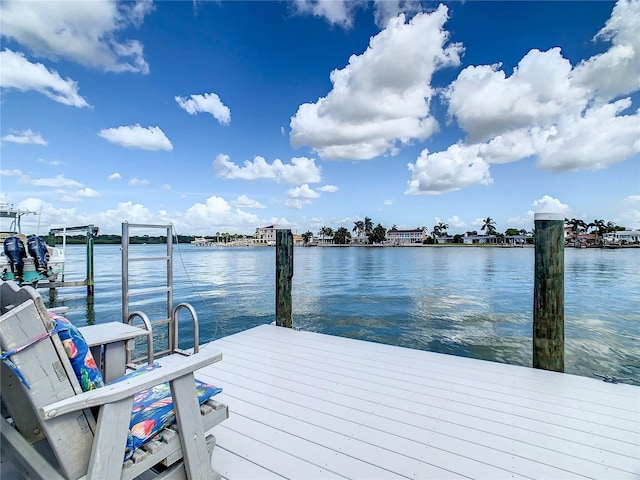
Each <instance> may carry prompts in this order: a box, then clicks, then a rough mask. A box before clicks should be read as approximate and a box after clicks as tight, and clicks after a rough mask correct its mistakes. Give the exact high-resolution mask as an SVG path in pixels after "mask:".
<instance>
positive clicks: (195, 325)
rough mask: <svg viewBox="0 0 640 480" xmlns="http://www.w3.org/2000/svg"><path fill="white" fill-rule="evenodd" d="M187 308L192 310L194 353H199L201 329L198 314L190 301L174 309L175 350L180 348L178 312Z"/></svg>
mask: <svg viewBox="0 0 640 480" xmlns="http://www.w3.org/2000/svg"><path fill="white" fill-rule="evenodd" d="M183 308H186V309H187V310H189V312H191V318H192V319H193V353H198V351H199V350H200V330H199V327H198V314H197V313H196V310H195V309H194V308H193V305H191V304H190V303H186V302H182V303H179V304H178V305H176V308H175V309H174V310H173V338H174V339H175V343H176V344H175V345H174V348H173V351H176V350H178V314H179V313H180V310H182V309H183Z"/></svg>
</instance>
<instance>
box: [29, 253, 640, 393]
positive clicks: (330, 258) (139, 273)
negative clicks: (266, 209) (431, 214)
mask: <svg viewBox="0 0 640 480" xmlns="http://www.w3.org/2000/svg"><path fill="white" fill-rule="evenodd" d="M85 253H86V249H85V246H84V245H69V246H67V250H66V254H67V265H66V268H65V279H66V280H69V281H70V280H81V279H84V278H85V268H86V262H85ZM162 255H166V246H164V245H133V246H130V257H153V256H162ZM94 263H95V296H94V298H93V299H91V298H87V296H86V288H85V287H79V288H75V287H73V288H60V289H58V290H57V292H56V294H55V295H53V296H50V295H49V293H48V291H47V290H46V289H41V290H40V292H41V293H42V295H43V297H44V299H45V303H48V305H47V306H49V307H54V306H66V307H68V308H69V311H68V312H67V313H66V316H67V317H68V318H69V319H70V320H71V321H72V322H73V323H74V324H76V325H78V326H83V325H87V324H92V323H104V322H110V321H122V273H121V249H120V246H119V245H96V246H95V251H94ZM173 263H174V266H173V283H174V294H173V296H174V305H176V304H177V303H180V302H189V303H191V304H192V305H193V306H194V308H195V310H196V311H197V313H198V317H199V325H200V343H207V342H209V341H211V340H213V339H214V338H220V337H224V336H227V335H231V334H233V333H237V332H239V331H242V330H245V329H248V328H251V327H254V326H257V325H260V324H264V323H271V322H273V321H274V320H275V249H274V248H270V247H195V246H192V245H174V253H173ZM129 276H130V288H148V287H153V286H162V285H163V284H165V278H166V263H165V262H158V261H156V262H132V263H130V266H129ZM533 283H534V249H533V248H497V247H398V248H390V247H387V248H380V247H378V248H376V247H311V248H309V247H296V248H295V251H294V276H293V293H292V297H293V319H294V326H295V327H297V328H301V329H303V330H308V331H313V332H320V333H325V334H330V335H339V336H344V337H350V338H356V339H362V340H368V341H374V342H381V343H387V344H392V345H399V346H403V347H409V348H416V349H423V350H429V351H434V352H440V353H446V354H452V355H460V356H467V357H472V358H478V359H483V360H490V361H497V362H503V363H510V364H516V365H524V366H530V365H531V363H532V346H531V345H532V318H533ZM132 300H135V301H132V303H131V305H130V307H129V311H133V310H142V311H144V312H145V313H147V314H148V315H149V317H150V318H152V319H154V318H161V317H163V316H165V317H166V301H165V297H164V296H163V295H162V294H161V295H158V294H156V295H150V296H148V297H147V296H145V297H141V298H140V299H136V297H134V298H133V299H132ZM188 317H189V316H188V314H187V313H186V312H184V313H181V314H180V338H181V346H182V347H188V346H191V345H190V344H189V341H190V339H191V338H192V330H191V325H190V319H189V318H188ZM565 372H567V373H572V374H577V375H583V376H593V374H594V373H599V374H605V375H615V376H617V377H626V378H629V379H630V380H629V383H633V384H636V385H640V249H620V250H601V249H573V248H570V249H566V250H565Z"/></svg>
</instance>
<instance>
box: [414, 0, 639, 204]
mask: <svg viewBox="0 0 640 480" xmlns="http://www.w3.org/2000/svg"><path fill="white" fill-rule="evenodd" d="M639 29H640V2H638V1H633V2H629V1H627V0H620V1H619V2H618V3H617V4H616V5H615V7H614V9H613V12H612V15H611V18H610V19H609V20H608V21H607V24H606V26H605V27H604V28H603V29H602V30H601V31H600V32H599V33H598V34H597V35H596V37H595V38H594V40H607V41H611V44H612V46H611V48H610V49H609V50H607V51H606V52H604V53H602V54H599V55H596V56H594V57H592V58H590V59H586V60H584V61H583V62H582V63H580V64H579V65H578V66H576V67H575V68H574V67H572V65H571V63H570V62H569V61H568V60H567V59H565V58H564V57H563V56H562V54H561V51H560V49H559V48H552V49H550V50H548V51H545V52H541V51H539V50H536V49H533V50H531V51H530V52H528V53H527V54H526V55H525V56H524V57H523V58H522V60H520V62H519V63H518V66H517V68H515V69H514V72H513V74H512V75H511V76H507V75H506V73H505V72H504V71H503V70H501V68H502V67H501V65H479V66H470V67H467V68H465V69H464V70H463V71H462V72H461V73H460V74H459V75H458V78H457V79H456V80H455V81H454V82H452V84H451V85H450V86H449V87H448V88H447V89H446V91H445V93H444V97H445V99H446V100H448V102H449V106H448V113H449V116H450V117H451V118H452V119H454V120H456V121H457V123H458V125H459V126H460V127H462V128H463V129H464V130H465V131H466V132H467V138H466V140H465V141H466V142H468V143H459V144H458V145H457V146H456V145H452V146H451V147H449V148H448V149H447V151H446V152H437V153H434V154H431V155H430V156H429V157H428V158H429V159H430V162H425V161H424V160H423V161H422V162H420V159H419V160H418V161H417V162H416V164H415V167H414V168H413V169H412V172H413V174H412V177H411V180H410V181H409V183H410V189H409V191H408V193H412V192H417V191H422V192H431V191H433V190H434V189H435V190H437V187H435V188H434V187H433V185H434V184H435V183H436V181H437V180H439V179H441V178H440V177H442V176H444V177H445V178H451V182H450V183H451V185H450V186H451V188H449V189H450V190H454V189H457V188H463V187H465V186H469V185H471V184H473V183H484V182H485V181H486V179H487V178H490V177H488V165H490V164H499V163H507V162H514V161H518V160H522V159H524V158H528V157H533V158H535V159H536V160H537V165H538V166H539V167H541V168H545V169H551V170H556V171H574V170H578V169H600V168H606V167H608V166H609V165H611V164H613V163H616V162H621V161H624V160H627V159H629V158H632V157H634V156H635V155H637V154H638V153H639V152H640V110H636V111H635V112H629V109H630V108H631V107H632V105H633V102H632V100H631V98H619V99H617V100H616V99H615V98H616V96H620V95H628V94H632V93H636V92H638V90H640V35H638V31H639ZM612 100H613V101H612ZM473 142H481V143H473ZM464 151H466V152H467V153H468V155H467V156H466V157H467V158H472V157H473V156H474V155H475V157H476V159H477V160H478V161H481V162H483V163H484V165H485V166H487V171H486V176H484V175H476V176H475V181H474V177H473V176H471V177H469V176H468V175H467V176H463V177H461V178H457V179H456V178H453V177H449V176H448V174H450V173H452V172H453V171H454V170H455V168H454V166H453V165H452V164H451V162H450V159H449V157H451V154H452V153H461V152H464ZM438 155H439V156H438ZM421 158H422V156H421ZM457 165H458V167H462V164H461V163H459V162H458V164H457ZM470 166H471V164H469V167H470ZM410 168H411V165H410ZM434 170H435V171H437V172H440V174H434V173H433V172H434ZM464 170H465V172H466V173H469V170H468V169H464ZM476 173H479V171H476ZM444 183H445V185H446V181H445V182H444Z"/></svg>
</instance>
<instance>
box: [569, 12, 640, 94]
mask: <svg viewBox="0 0 640 480" xmlns="http://www.w3.org/2000/svg"><path fill="white" fill-rule="evenodd" d="M593 40H594V41H598V40H603V41H609V42H611V48H609V50H607V51H606V52H604V53H601V54H598V55H594V56H593V57H591V58H589V59H587V60H585V61H583V62H581V63H580V65H578V66H577V67H576V68H575V71H574V74H573V77H574V79H575V81H576V83H577V84H579V85H583V86H584V87H586V88H588V89H589V90H591V91H593V92H595V93H596V95H598V96H600V97H603V98H606V99H613V98H615V97H617V96H620V95H628V94H630V93H633V92H635V91H637V90H638V89H640V2H638V1H637V0H621V1H618V2H617V3H616V5H615V6H614V7H613V11H612V12H611V17H610V18H609V20H607V22H606V24H605V26H604V27H603V28H602V29H601V30H600V31H599V32H598V34H597V35H596V36H595V37H594V38H593Z"/></svg>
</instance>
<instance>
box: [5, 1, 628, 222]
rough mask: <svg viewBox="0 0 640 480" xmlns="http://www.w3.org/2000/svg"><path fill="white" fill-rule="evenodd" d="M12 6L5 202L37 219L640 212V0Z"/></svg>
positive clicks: (615, 216) (529, 217)
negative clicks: (30, 212)
mask: <svg viewBox="0 0 640 480" xmlns="http://www.w3.org/2000/svg"><path fill="white" fill-rule="evenodd" d="M0 21H1V25H0V27H1V28H0V31H1V32H2V48H1V53H0V88H1V97H0V102H1V103H0V108H1V111H0V114H1V125H0V139H1V143H0V148H1V162H2V164H1V173H2V175H1V177H0V181H1V193H0V200H1V201H2V202H3V203H9V204H13V205H14V206H16V207H20V208H27V209H30V210H35V211H38V212H41V217H40V233H46V231H47V230H48V228H50V227H56V226H73V225H84V224H94V225H97V226H99V227H100V229H101V233H119V232H120V230H121V223H122V222H124V221H128V222H130V223H148V224H168V223H173V224H174V225H175V227H176V231H177V232H178V233H179V234H184V235H190V234H191V235H213V234H215V233H216V232H230V233H241V234H251V233H253V232H254V231H255V228H256V227H259V226H263V225H268V224H272V223H275V224H277V225H278V227H281V228H291V229H293V230H294V231H295V232H298V233H302V232H305V231H307V230H311V231H312V232H317V231H318V230H319V229H320V228H321V227H322V226H329V227H331V228H334V229H335V228H339V227H341V226H345V227H346V228H348V229H349V230H351V229H352V228H353V226H354V223H353V222H354V221H357V220H362V219H364V217H365V216H368V217H370V218H372V219H373V221H374V223H381V224H382V225H383V226H385V227H387V228H390V227H391V226H392V225H397V226H398V228H415V227H419V226H426V227H428V229H429V230H431V228H432V226H433V225H435V224H437V223H438V222H440V221H443V222H445V223H447V224H448V225H449V233H464V232H466V231H469V230H479V229H480V226H481V225H482V223H481V219H483V218H486V217H487V216H490V217H492V218H493V219H494V220H495V221H496V224H497V225H496V227H497V229H498V230H499V231H504V230H506V229H507V228H510V227H516V228H526V229H528V230H529V229H531V228H532V227H533V214H534V213H535V212H543V211H544V212H558V213H562V214H564V215H565V216H566V217H569V218H571V217H576V218H582V219H584V220H586V221H592V220H594V219H604V220H606V221H614V222H616V223H617V224H618V225H624V226H627V227H630V228H640V161H639V160H640V110H639V109H640V2H638V1H637V0H636V1H619V2H617V3H614V2H604V1H601V2H594V1H589V2H577V1H572V2H568V1H567V2H543V1H538V2H519V1H512V2H488V1H467V2H451V3H437V2H417V1H394V0H384V1H376V2H365V1H341V0H329V1H326V0H313V1H308V0H297V1H281V2H276V1H258V2H245V1H221V2H202V1H197V2H190V1H160V2H155V3H152V2H149V1H138V2H124V3H117V2H108V1H90V2H71V1H48V2H35V1H13V0H3V2H2V4H0ZM35 221H36V220H35V219H34V220H33V222H34V223H32V224H31V225H28V224H26V229H27V230H29V229H30V228H31V229H32V228H33V227H34V226H35ZM23 226H24V225H23ZM27 233H31V232H27Z"/></svg>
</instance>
